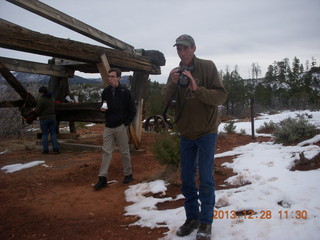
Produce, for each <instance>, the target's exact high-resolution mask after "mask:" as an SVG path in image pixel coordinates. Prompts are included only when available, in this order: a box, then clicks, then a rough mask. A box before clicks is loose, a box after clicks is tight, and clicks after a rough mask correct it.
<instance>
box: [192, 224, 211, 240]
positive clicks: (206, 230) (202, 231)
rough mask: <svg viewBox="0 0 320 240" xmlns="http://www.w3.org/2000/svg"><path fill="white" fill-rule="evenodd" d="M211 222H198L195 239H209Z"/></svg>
mask: <svg viewBox="0 0 320 240" xmlns="http://www.w3.org/2000/svg"><path fill="white" fill-rule="evenodd" d="M211 227H212V226H211V224H202V223H201V224H200V226H199V229H198V232H197V238H196V240H210V239H211Z"/></svg>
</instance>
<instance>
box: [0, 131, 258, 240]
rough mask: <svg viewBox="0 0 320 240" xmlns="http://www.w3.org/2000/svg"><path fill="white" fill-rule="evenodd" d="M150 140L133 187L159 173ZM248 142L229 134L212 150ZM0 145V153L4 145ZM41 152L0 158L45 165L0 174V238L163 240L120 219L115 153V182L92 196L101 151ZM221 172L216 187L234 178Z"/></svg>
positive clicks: (146, 137)
mask: <svg viewBox="0 0 320 240" xmlns="http://www.w3.org/2000/svg"><path fill="white" fill-rule="evenodd" d="M86 131H87V132H86ZM86 131H82V133H81V136H84V135H86V136H88V135H90V134H96V133H99V132H100V131H101V126H97V127H96V128H91V129H90V130H86ZM100 133H101V132H100ZM154 137H155V134H153V133H144V134H143V136H142V148H144V149H145V151H142V152H138V153H137V152H136V153H133V154H132V164H133V171H134V172H133V174H134V181H133V182H132V184H137V183H140V182H143V181H148V180H149V179H150V178H151V177H153V176H155V175H157V174H159V173H160V172H161V171H162V170H163V167H162V166H160V165H159V164H158V163H157V162H156V161H155V160H154V158H153V154H152V153H151V152H150V149H149V148H150V146H151V143H152V142H153V141H154ZM81 139H82V140H81ZM80 140H81V141H82V142H84V143H98V144H99V143H101V138H100V137H99V135H98V137H97V135H95V137H94V138H91V139H90V138H89V137H85V138H80ZM80 140H79V141H80ZM262 140H263V139H258V140H256V141H262ZM81 141H80V142H81ZM251 141H253V140H252V139H251V138H250V136H238V135H228V136H227V137H225V138H219V140H218V143H217V151H218V152H223V151H227V150H231V149H232V148H234V147H235V146H239V145H243V144H246V143H249V142H251ZM6 144H8V142H7V143H6ZM0 146H1V149H0V152H1V151H3V149H4V146H5V144H4V143H3V144H2V145H0ZM40 152H41V151H40V150H36V151H28V150H25V149H23V147H21V148H16V150H15V151H12V152H8V153H5V154H1V155H0V167H2V166H5V165H9V164H15V163H26V162H31V161H37V160H43V161H45V164H46V165H47V166H46V167H45V166H41V165H39V166H36V167H33V168H29V169H25V170H21V171H18V172H15V173H10V174H6V173H4V172H3V171H0V204H1V209H0V239H23V240H29V239H30V240H31V239H32V240H40V239H43V240H51V239H52V240H57V239H68V240H69V239H78V240H80V239H83V240H89V239H90V240H102V239H103V240H107V239H108V240H119V239H122V240H125V239H128V240H129V239H130V240H132V239H153V240H154V239H158V238H161V237H163V233H164V232H166V231H167V229H149V228H141V227H136V226H129V225H130V224H131V223H133V222H135V221H136V220H137V219H136V218H135V217H132V216H125V215H124V213H125V212H124V207H125V206H127V205H129V204H130V203H128V202H126V201H125V195H124V191H125V190H126V189H127V188H128V185H126V184H123V183H122V180H123V175H122V166H121V163H120V154H119V153H114V159H113V161H112V163H111V166H110V170H109V178H108V181H110V180H115V181H116V183H114V184H112V185H110V186H108V187H107V188H106V189H103V190H101V191H98V192H95V191H93V188H92V185H93V184H94V183H96V181H97V173H98V170H99V167H100V161H101V153H100V152H62V153H61V154H60V155H50V154H49V155H42V154H40ZM225 161H232V158H224V159H221V160H219V161H217V163H216V164H217V167H219V168H220V164H221V163H222V162H225ZM220 170H222V172H223V173H222V174H219V173H217V174H216V176H215V178H216V182H217V188H218V189H219V185H220V184H222V183H223V181H224V179H226V178H227V177H229V176H231V175H232V174H233V173H232V171H230V169H223V168H220ZM179 193H180V192H179V187H178V186H172V187H170V188H169V189H168V194H170V195H177V194H179ZM171 204H172V203H171ZM175 204H176V205H177V204H178V205H180V206H181V204H183V203H182V201H180V202H177V203H175ZM160 207H161V208H162V209H163V208H171V207H174V206H169V205H162V206H159V208H160Z"/></svg>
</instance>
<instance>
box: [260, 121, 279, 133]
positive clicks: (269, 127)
mask: <svg viewBox="0 0 320 240" xmlns="http://www.w3.org/2000/svg"><path fill="white" fill-rule="evenodd" d="M276 127H277V124H276V123H275V122H273V121H270V122H264V123H263V125H262V126H260V127H259V128H258V129H257V133H272V132H273V131H274V130H275V129H276Z"/></svg>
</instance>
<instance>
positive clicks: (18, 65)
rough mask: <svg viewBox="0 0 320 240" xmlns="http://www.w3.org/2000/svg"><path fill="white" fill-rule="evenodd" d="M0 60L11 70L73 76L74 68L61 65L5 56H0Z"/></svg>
mask: <svg viewBox="0 0 320 240" xmlns="http://www.w3.org/2000/svg"><path fill="white" fill-rule="evenodd" d="M0 61H2V62H3V63H4V64H5V65H6V66H7V67H8V68H9V69H10V70H11V71H16V72H25V73H32V74H42V75H49V76H56V77H67V78H69V77H73V76H74V70H72V69H70V68H67V67H63V66H56V65H53V64H44V63H37V62H30V61H25V60H19V59H13V58H5V57H0Z"/></svg>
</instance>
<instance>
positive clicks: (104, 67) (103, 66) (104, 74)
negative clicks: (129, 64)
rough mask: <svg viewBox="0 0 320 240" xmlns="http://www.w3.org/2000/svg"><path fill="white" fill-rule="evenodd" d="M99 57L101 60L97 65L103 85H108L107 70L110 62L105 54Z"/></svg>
mask: <svg viewBox="0 0 320 240" xmlns="http://www.w3.org/2000/svg"><path fill="white" fill-rule="evenodd" d="M100 58H101V62H100V63H97V67H98V69H99V72H100V75H101V78H102V80H103V82H104V85H105V86H108V85H109V79H108V72H109V70H110V64H109V61H108V59H107V56H106V55H105V54H102V55H101V56H100Z"/></svg>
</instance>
